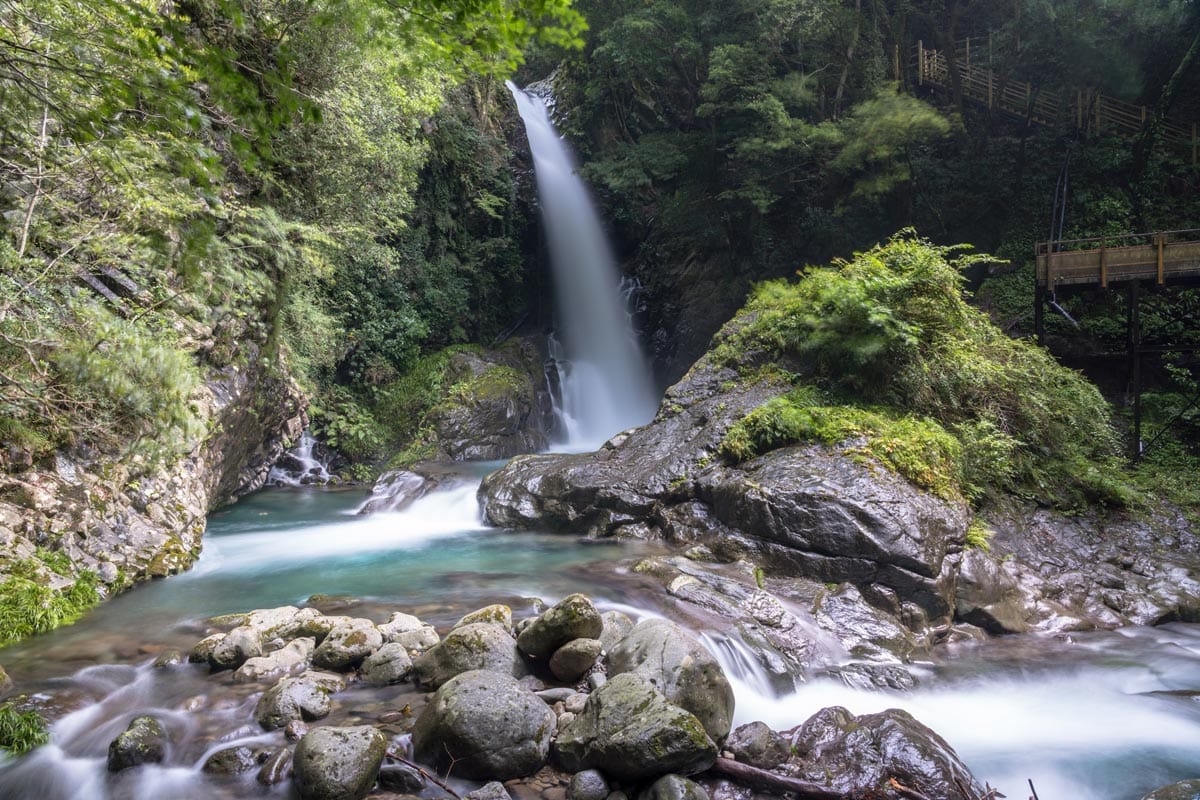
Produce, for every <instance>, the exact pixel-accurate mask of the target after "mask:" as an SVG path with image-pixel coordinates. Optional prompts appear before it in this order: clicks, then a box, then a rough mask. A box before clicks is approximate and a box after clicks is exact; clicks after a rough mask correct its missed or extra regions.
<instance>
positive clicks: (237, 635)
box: [208, 625, 263, 670]
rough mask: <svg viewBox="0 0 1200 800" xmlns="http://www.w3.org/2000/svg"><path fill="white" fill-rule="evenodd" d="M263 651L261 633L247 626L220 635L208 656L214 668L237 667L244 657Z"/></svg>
mask: <svg viewBox="0 0 1200 800" xmlns="http://www.w3.org/2000/svg"><path fill="white" fill-rule="evenodd" d="M262 653H263V638H262V633H260V632H259V631H258V630H257V629H255V628H251V627H248V626H245V625H243V626H240V627H237V628H234V629H233V630H231V631H230V632H229V633H227V634H225V636H224V637H222V639H221V641H219V642H218V643H217V644H216V646H215V647H213V649H212V652H211V653H210V654H209V656H208V663H209V665H211V666H212V668H213V669H214V670H222V669H237V668H238V667H240V666H241V665H242V664H243V663H245V661H246V659H249V658H254V657H256V656H261V655H262Z"/></svg>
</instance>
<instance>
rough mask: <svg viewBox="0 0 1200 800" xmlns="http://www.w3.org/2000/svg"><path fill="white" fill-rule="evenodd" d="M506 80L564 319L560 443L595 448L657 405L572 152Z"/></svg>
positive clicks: (534, 103) (534, 102)
mask: <svg viewBox="0 0 1200 800" xmlns="http://www.w3.org/2000/svg"><path fill="white" fill-rule="evenodd" d="M508 88H509V90H510V91H511V92H512V94H513V97H514V98H515V99H516V101H517V109H518V111H520V113H521V119H522V120H524V122H525V132H526V135H527V136H528V137H529V149H530V152H532V154H533V162H534V171H535V172H536V174H537V185H538V195H539V197H540V199H541V207H542V221H543V224H544V225H545V230H546V240H547V244H548V246H549V249H550V261H551V263H552V265H553V269H554V277H555V294H556V297H557V302H558V315H559V319H560V323H561V326H562V333H563V341H562V345H563V348H564V351H565V352H564V358H563V359H562V362H560V363H562V367H563V368H562V369H561V377H562V409H561V412H562V413H561V417H562V421H563V424H564V427H565V428H566V431H567V440H566V441H565V442H561V443H559V444H561V446H562V448H563V449H566V450H577V451H582V450H594V449H596V448H597V447H599V446H600V445H601V444H603V443H604V442H605V441H606V440H607V439H608V438H609V437H611V436H613V435H614V434H616V433H619V432H621V431H623V430H625V429H626V428H631V427H633V426H635V425H643V424H645V423H647V422H649V421H650V420H651V419H652V418H653V417H654V412H655V411H656V410H657V407H658V397H657V395H656V394H655V391H654V387H653V382H652V381H651V378H650V370H649V368H648V366H647V364H646V359H645V357H644V356H643V355H642V352H641V350H640V348H639V346H638V343H637V338H636V336H635V335H634V332H633V326H632V324H631V321H630V319H629V314H628V311H627V309H626V307H625V296H624V294H623V293H622V291H621V284H620V279H619V275H618V272H617V267H616V259H615V258H614V257H613V253H612V249H611V248H610V247H609V244H608V240H607V238H606V237H605V235H604V230H603V228H602V227H601V225H600V219H599V217H598V216H597V214H596V209H595V207H594V206H593V205H592V201H591V198H590V197H589V196H588V191H587V187H586V186H585V185H584V183H583V181H582V180H581V179H580V177H579V175H577V174H576V171H575V164H574V159H573V158H572V157H571V153H570V151H569V150H568V149H567V146H566V145H565V144H564V143H563V141H562V139H561V138H559V135H558V132H557V131H556V130H555V129H554V125H553V124H552V123H551V122H550V115H549V114H548V113H547V111H546V106H545V104H544V103H543V102H542V100H541V99H540V98H538V97H536V96H534V95H531V94H527V93H525V92H523V91H521V90H520V89H518V88H517V87H516V86H515V85H513V84H512V83H511V82H510V83H508Z"/></svg>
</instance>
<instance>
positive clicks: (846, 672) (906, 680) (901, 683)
mask: <svg viewBox="0 0 1200 800" xmlns="http://www.w3.org/2000/svg"><path fill="white" fill-rule="evenodd" d="M824 674H825V675H828V676H829V677H831V678H837V679H838V680H840V681H841V682H842V683H844V684H845V685H846V686H849V687H850V688H851V689H861V690H863V691H876V690H879V689H885V690H887V689H890V690H893V691H900V692H908V691H912V690H913V689H915V688H917V679H916V677H914V676H913V674H912V673H911V672H909V671H908V670H907V669H905V668H904V667H902V666H900V665H899V664H841V665H838V666H836V667H829V668H828V669H826V670H825V672H824Z"/></svg>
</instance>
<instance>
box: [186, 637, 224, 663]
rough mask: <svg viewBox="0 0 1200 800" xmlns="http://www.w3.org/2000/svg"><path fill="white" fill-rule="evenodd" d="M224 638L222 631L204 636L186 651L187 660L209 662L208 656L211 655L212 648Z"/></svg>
mask: <svg viewBox="0 0 1200 800" xmlns="http://www.w3.org/2000/svg"><path fill="white" fill-rule="evenodd" d="M224 638H225V634H223V633H214V634H212V635H211V636H205V637H204V638H203V639H201V640H200V641H198V642H196V644H195V645H193V646H192V649H191V651H190V652H189V653H188V661H189V662H190V663H192V664H207V663H209V658H210V657H211V656H212V652H213V650H215V649H216V647H217V645H218V644H220V643H221V640H223V639H224Z"/></svg>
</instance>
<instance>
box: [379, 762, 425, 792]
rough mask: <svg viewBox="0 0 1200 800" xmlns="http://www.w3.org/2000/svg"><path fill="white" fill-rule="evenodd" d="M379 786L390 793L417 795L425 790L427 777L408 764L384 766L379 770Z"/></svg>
mask: <svg viewBox="0 0 1200 800" xmlns="http://www.w3.org/2000/svg"><path fill="white" fill-rule="evenodd" d="M379 786H380V787H381V788H384V789H387V790H388V791H389V792H400V793H402V794H417V793H419V792H420V791H421V790H422V789H424V788H425V776H424V775H422V774H421V773H420V772H419V771H418V770H417V769H416V768H415V767H410V766H409V765H408V764H384V765H383V767H381V768H380V770H379Z"/></svg>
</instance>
